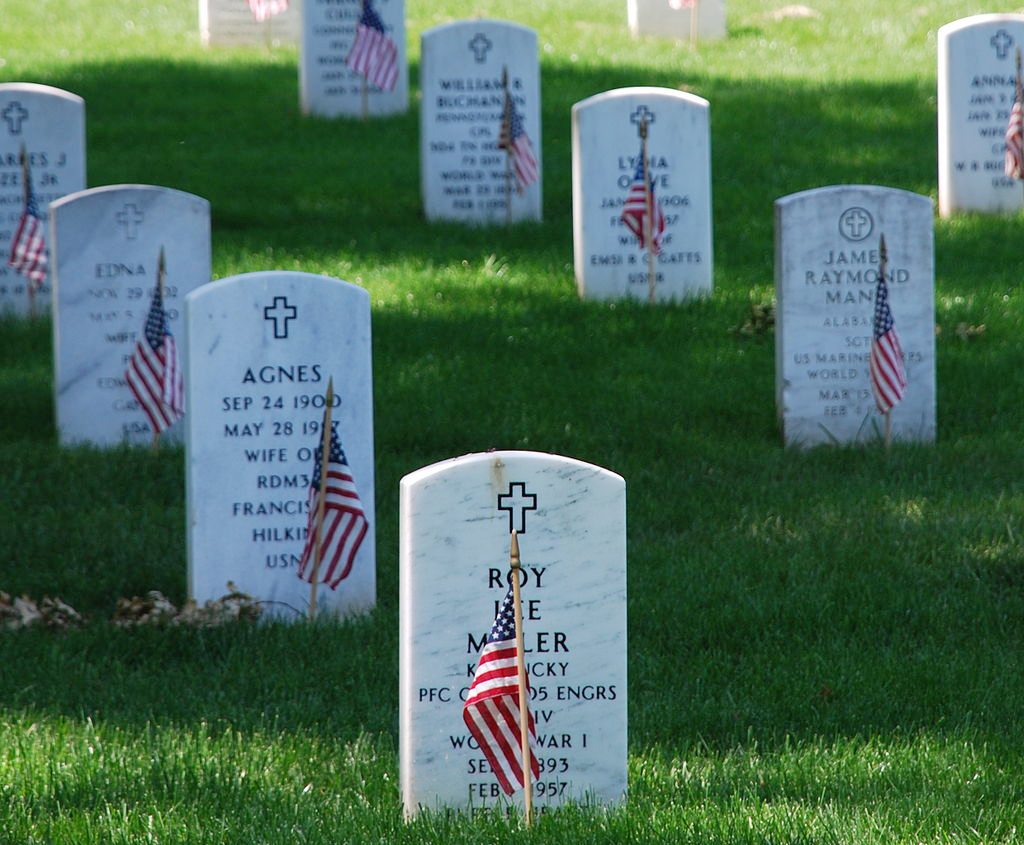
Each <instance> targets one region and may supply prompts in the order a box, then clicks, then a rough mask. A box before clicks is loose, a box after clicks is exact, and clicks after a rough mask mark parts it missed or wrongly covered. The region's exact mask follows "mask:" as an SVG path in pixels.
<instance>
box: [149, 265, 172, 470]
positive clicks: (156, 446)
mask: <svg viewBox="0 0 1024 845" xmlns="http://www.w3.org/2000/svg"><path fill="white" fill-rule="evenodd" d="M164 271H165V267H164V248H163V247H162V246H161V247H160V258H159V260H158V261H157V265H156V293H155V294H154V295H155V296H159V297H160V308H161V309H162V308H163V307H164ZM147 322H148V319H147ZM163 342H164V343H166V342H167V340H166V338H165V339H164V341H163ZM165 355H166V349H165ZM166 366H167V363H166V361H165V362H164V367H166ZM159 451H160V432H159V431H157V430H156V428H155V427H154V428H153V453H154V454H156V453H157V452H159Z"/></svg>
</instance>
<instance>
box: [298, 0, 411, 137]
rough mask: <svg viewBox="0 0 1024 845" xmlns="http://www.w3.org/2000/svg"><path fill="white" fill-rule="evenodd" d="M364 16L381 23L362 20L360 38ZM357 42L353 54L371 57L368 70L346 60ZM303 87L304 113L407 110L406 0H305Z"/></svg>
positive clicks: (343, 114) (331, 114) (339, 114)
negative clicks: (357, 67) (360, 69)
mask: <svg viewBox="0 0 1024 845" xmlns="http://www.w3.org/2000/svg"><path fill="white" fill-rule="evenodd" d="M366 15H369V18H367V17H366ZM366 20H372V21H374V22H375V23H376V24H378V26H363V27H362V38H361V39H360V37H359V36H360V25H361V23H362V22H363V21H366ZM354 46H355V48H356V53H355V54H353V58H355V56H363V57H365V58H366V59H367V60H368V61H369V62H370V64H369V67H371V68H372V72H371V73H370V74H369V75H367V74H363V73H360V72H359V71H358V70H356V69H353V68H352V67H350V66H349V65H348V64H347V60H348V59H349V56H350V53H352V52H353V47H354ZM389 69H392V71H391V72H389ZM374 80H376V81H374ZM299 93H300V100H301V105H302V112H303V114H313V115H318V116H320V117H376V116H382V115H389V114H397V113H399V112H404V111H405V110H406V109H407V108H408V107H409V67H408V62H407V61H406V50H405V0H302V48H301V55H300V57H299Z"/></svg>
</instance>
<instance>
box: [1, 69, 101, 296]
mask: <svg viewBox="0 0 1024 845" xmlns="http://www.w3.org/2000/svg"><path fill="white" fill-rule="evenodd" d="M22 145H24V147H25V151H26V153H27V154H28V158H29V170H30V175H31V179H32V192H33V195H34V197H35V200H36V203H37V206H38V209H39V212H40V214H41V215H42V217H43V219H44V220H45V219H47V216H48V209H49V206H50V203H51V202H52V201H53V200H55V199H58V198H60V197H62V196H64V195H66V194H71V193H74V192H76V191H81V190H83V189H84V188H85V101H84V100H83V99H82V98H81V97H79V96H78V95H77V94H72V93H70V92H68V91H63V90H61V89H60V88H52V87H50V86H49V85H37V84H35V83H31V82H5V83H0V313H2V312H8V313H13V314H21V315H26V314H28V313H29V294H28V287H27V284H28V283H27V280H26V279H25V277H24V276H22V275H21V274H20V273H18V271H17V270H15V269H14V268H12V267H8V266H7V259H8V257H9V256H10V247H11V242H12V240H13V239H14V234H15V231H16V230H17V227H18V221H19V220H20V219H21V213H22V211H23V210H24V208H25V201H24V196H23V187H22V181H21V179H22V168H21V163H20V161H19V156H20V153H21V148H22ZM50 294H51V285H50V281H49V279H47V281H45V282H44V283H43V285H42V287H41V288H40V289H39V290H38V292H37V293H36V296H35V300H36V302H35V307H36V309H37V310H38V311H42V310H48V309H49V308H50Z"/></svg>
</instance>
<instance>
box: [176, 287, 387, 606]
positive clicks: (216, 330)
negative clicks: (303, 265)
mask: <svg viewBox="0 0 1024 845" xmlns="http://www.w3.org/2000/svg"><path fill="white" fill-rule="evenodd" d="M185 311H186V346H187V347H188V350H189V365H188V370H187V371H186V402H187V406H188V414H187V416H186V420H185V422H186V432H187V440H186V446H185V453H186V499H187V513H188V571H189V579H188V583H189V595H190V596H191V597H192V598H194V599H195V600H196V601H197V602H199V603H200V604H202V603H203V602H205V601H208V600H211V599H216V598H218V597H220V596H221V595H223V594H224V592H225V587H226V585H227V583H228V582H229V581H230V582H231V583H233V584H234V585H235V587H236V588H237V589H239V590H241V591H242V592H245V593H248V594H249V595H251V596H254V597H256V598H258V599H260V600H261V601H262V602H264V605H263V607H264V609H265V614H266V615H268V616H275V617H280V618H285V619H297V618H301V617H302V616H304V615H305V614H306V613H307V611H308V608H309V604H310V601H311V592H312V591H311V586H310V584H309V583H307V582H306V581H303V580H300V578H299V577H298V574H297V573H298V568H299V562H300V559H301V557H302V552H303V549H304V547H305V544H306V537H307V528H308V521H309V514H308V506H309V490H310V482H311V477H312V475H313V471H314V457H313V456H314V451H315V449H316V448H317V447H318V446H319V445H320V438H321V435H322V431H323V429H322V423H323V419H324V406H325V404H326V398H327V393H328V382H329V381H330V380H333V388H334V396H333V403H332V429H333V430H334V432H335V433H336V434H337V437H338V441H339V445H340V447H341V450H342V451H343V453H344V456H345V460H346V461H347V464H348V467H349V472H350V474H351V483H352V486H353V488H354V495H351V496H350V499H349V504H350V505H351V509H348V508H346V509H344V510H339V511H337V512H336V513H335V515H336V516H338V517H339V520H338V528H337V531H338V536H339V537H340V536H341V535H342V533H344V534H345V535H346V536H347V538H348V539H347V540H346V544H344V546H343V548H344V551H343V553H342V554H340V555H339V556H338V557H337V561H338V565H336V566H335V567H334V569H333V570H331V569H329V568H328V567H327V558H326V557H325V558H324V560H325V564H324V567H323V569H322V570H321V572H320V577H319V578H318V584H317V612H318V614H319V613H321V612H324V613H330V614H342V615H345V614H350V613H355V612H358V611H361V610H364V609H367V608H369V607H371V606H372V605H373V603H374V601H375V599H376V568H375V566H376V564H375V539H374V537H375V527H376V521H375V515H374V465H373V395H372V376H371V348H370V299H369V294H368V293H367V292H366V290H365V289H364V288H361V287H359V286H357V285H353V284H350V283H348V282H344V281H341V280H339V279H333V278H329V277H326V276H318V275H314V274H311V273H300V272H292V271H269V272H258V273H245V274H242V275H239V276H231V277H230V278H226V279H220V280H219V281H215V282H211V283H210V284H207V285H204V286H203V287H202V288H200V289H198V290H196V291H193V292H192V293H191V294H190V295H189V296H188V297H187V298H186V300H185ZM350 492H353V491H350ZM357 511H360V512H361V513H362V517H361V518H360V517H358V514H357ZM325 524H327V523H325ZM360 535H362V537H361V539H359V538H360ZM341 546H342V544H339V547H341ZM346 569H347V570H348V571H347V574H345V572H346Z"/></svg>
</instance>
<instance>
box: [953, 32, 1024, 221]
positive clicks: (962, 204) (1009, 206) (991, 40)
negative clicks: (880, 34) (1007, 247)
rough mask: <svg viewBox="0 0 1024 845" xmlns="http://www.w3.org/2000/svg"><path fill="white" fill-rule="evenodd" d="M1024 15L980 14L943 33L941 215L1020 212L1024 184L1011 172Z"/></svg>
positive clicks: (1023, 45) (1022, 46) (1023, 44)
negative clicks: (1007, 162)
mask: <svg viewBox="0 0 1024 845" xmlns="http://www.w3.org/2000/svg"><path fill="white" fill-rule="evenodd" d="M1020 49H1024V15H1021V14H999V15H995V14H993V15H973V16H971V17H968V18H963V19H961V20H958V21H953V22H952V23H948V24H946V25H945V26H942V27H940V28H939V32H938V115H939V214H940V215H941V216H942V217H949V216H950V215H951V214H955V213H956V212H960V211H980V212H1012V211H1017V210H1018V209H1020V208H1021V207H1024V182H1021V181H1019V180H1017V179H1013V178H1010V177H1009V176H1007V175H1006V173H1005V169H1004V158H1005V153H1006V141H1005V136H1006V127H1007V124H1008V123H1009V121H1010V109H1011V108H1012V106H1013V99H1014V94H1015V79H1016V61H1017V51H1018V50H1020Z"/></svg>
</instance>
